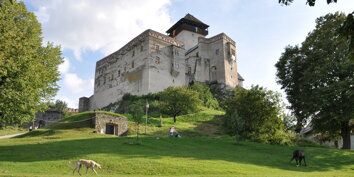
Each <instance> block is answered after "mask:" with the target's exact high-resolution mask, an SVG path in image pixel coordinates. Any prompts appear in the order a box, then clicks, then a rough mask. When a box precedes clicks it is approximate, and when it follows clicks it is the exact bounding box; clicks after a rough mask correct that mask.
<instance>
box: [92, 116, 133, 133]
mask: <svg viewBox="0 0 354 177" xmlns="http://www.w3.org/2000/svg"><path fill="white" fill-rule="evenodd" d="M106 124H114V125H115V130H114V134H115V135H117V136H121V135H124V134H125V133H126V132H127V131H128V119H127V118H126V117H124V116H115V115H110V114H103V113H96V116H95V128H96V130H97V132H99V133H103V134H105V132H106Z"/></svg>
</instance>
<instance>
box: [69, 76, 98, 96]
mask: <svg viewBox="0 0 354 177" xmlns="http://www.w3.org/2000/svg"><path fill="white" fill-rule="evenodd" d="M64 86H65V87H66V88H67V89H69V90H70V92H72V93H82V92H84V91H85V92H86V91H88V90H92V89H91V88H93V79H90V80H84V79H82V78H80V77H79V76H77V74H74V73H66V74H65V75H64ZM88 88H90V89H88Z"/></svg>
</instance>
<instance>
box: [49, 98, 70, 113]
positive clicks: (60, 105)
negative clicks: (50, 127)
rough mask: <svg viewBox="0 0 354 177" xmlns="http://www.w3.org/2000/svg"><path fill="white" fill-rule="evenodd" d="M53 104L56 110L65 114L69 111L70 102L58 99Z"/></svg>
mask: <svg viewBox="0 0 354 177" xmlns="http://www.w3.org/2000/svg"><path fill="white" fill-rule="evenodd" d="M53 106H54V108H55V110H56V111H59V112H62V113H63V114H64V115H65V114H66V113H67V110H68V104H67V103H66V102H65V101H62V100H56V101H55V103H54V105H53Z"/></svg>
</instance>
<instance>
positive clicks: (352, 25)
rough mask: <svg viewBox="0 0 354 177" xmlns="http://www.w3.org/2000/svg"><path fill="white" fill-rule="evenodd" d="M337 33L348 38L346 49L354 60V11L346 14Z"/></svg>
mask: <svg viewBox="0 0 354 177" xmlns="http://www.w3.org/2000/svg"><path fill="white" fill-rule="evenodd" d="M278 1H279V3H281V4H284V5H290V4H291V3H292V2H293V1H294V0H278ZM315 3H316V0H307V2H306V4H308V5H309V6H315ZM330 3H337V0H327V4H330ZM338 34H340V35H341V36H343V37H346V38H348V39H349V40H350V45H349V47H350V50H349V51H348V53H349V55H350V56H351V60H352V61H354V11H353V12H352V13H350V14H349V15H348V16H347V19H346V20H345V22H344V23H343V24H342V26H341V27H340V28H339V30H338Z"/></svg>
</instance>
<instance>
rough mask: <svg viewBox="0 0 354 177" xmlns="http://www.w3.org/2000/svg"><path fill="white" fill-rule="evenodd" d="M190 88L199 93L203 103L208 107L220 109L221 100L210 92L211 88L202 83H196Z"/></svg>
mask: <svg viewBox="0 0 354 177" xmlns="http://www.w3.org/2000/svg"><path fill="white" fill-rule="evenodd" d="M190 89H192V90H194V91H196V92H198V93H199V99H200V100H202V102H203V105H204V106H205V107H207V108H211V109H218V108H219V102H218V100H216V98H215V97H214V96H213V94H212V93H211V92H210V88H209V87H208V86H206V85H204V84H201V83H194V84H193V85H191V86H190Z"/></svg>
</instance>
